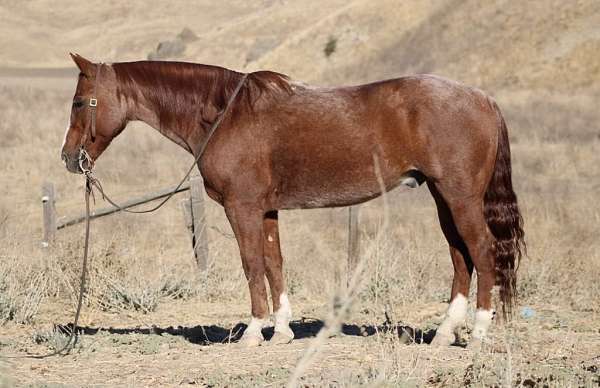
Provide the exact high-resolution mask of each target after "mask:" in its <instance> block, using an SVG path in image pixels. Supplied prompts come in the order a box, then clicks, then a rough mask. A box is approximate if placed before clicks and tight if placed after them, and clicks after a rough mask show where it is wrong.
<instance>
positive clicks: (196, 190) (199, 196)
mask: <svg viewBox="0 0 600 388" xmlns="http://www.w3.org/2000/svg"><path fill="white" fill-rule="evenodd" d="M203 187H204V185H203V183H202V176H201V175H200V173H199V172H198V171H197V170H194V173H193V174H192V175H191V176H190V197H191V201H190V207H191V214H192V245H193V247H194V256H195V257H196V263H197V264H198V268H199V269H200V271H201V272H206V270H207V269H208V238H207V236H206V222H205V221H206V219H205V215H204V195H203V193H202V188H203Z"/></svg>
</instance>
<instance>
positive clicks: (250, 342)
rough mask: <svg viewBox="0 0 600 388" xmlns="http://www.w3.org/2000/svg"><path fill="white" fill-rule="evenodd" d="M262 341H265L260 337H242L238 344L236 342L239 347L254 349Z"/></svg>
mask: <svg viewBox="0 0 600 388" xmlns="http://www.w3.org/2000/svg"><path fill="white" fill-rule="evenodd" d="M264 341H265V339H264V338H262V336H261V337H259V336H255V335H251V336H242V339H240V342H238V344H240V346H241V347H243V348H255V347H257V346H260V345H261V344H262V343H263V342H264Z"/></svg>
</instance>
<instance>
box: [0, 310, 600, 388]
mask: <svg viewBox="0 0 600 388" xmlns="http://www.w3.org/2000/svg"><path fill="white" fill-rule="evenodd" d="M53 306H54V307H56V305H55V304H53ZM295 307H296V317H298V319H297V320H295V321H294V322H293V324H292V329H293V330H294V333H295V336H296V338H297V339H296V340H295V341H294V342H293V343H292V344H290V345H277V346H268V345H264V346H261V347H259V348H255V349H246V348H243V347H241V346H240V345H238V344H236V342H235V340H236V339H237V338H238V337H239V333H240V332H241V331H243V329H244V325H243V324H242V323H240V322H242V321H244V319H245V318H246V309H247V306H246V305H245V304H242V305H232V304H221V303H202V302H201V301H199V300H187V301H174V302H170V303H165V304H164V305H161V307H160V309H159V310H157V311H156V312H155V313H151V314H147V315H142V314H132V313H127V314H100V313H97V312H96V314H93V315H92V316H90V313H89V312H85V311H84V316H86V318H87V319H86V321H87V320H91V321H92V322H89V324H86V325H85V326H83V329H82V330H85V332H86V334H85V335H83V336H81V339H80V341H79V343H78V345H77V347H76V349H75V351H74V352H73V353H72V354H71V355H68V356H57V357H52V358H47V359H43V360H35V359H27V358H24V359H15V360H6V359H3V360H2V361H1V364H0V365H1V366H0V370H2V371H3V372H4V373H5V376H8V377H5V382H4V384H5V386H12V384H15V385H19V386H32V387H96V386H106V387H110V386H180V385H200V386H240V387H242V386H283V385H285V384H286V383H287V382H288V379H289V378H290V375H291V374H292V372H293V370H294V368H295V366H296V364H297V361H298V360H299V358H300V357H301V356H302V355H303V352H304V351H305V349H306V348H307V346H309V344H310V342H311V341H314V340H315V335H316V333H317V332H318V331H319V329H320V328H321V327H322V325H323V321H322V319H324V318H325V317H326V316H327V309H326V306H323V307H322V308H311V307H310V306H306V305H305V306H295ZM530 307H531V308H532V309H533V311H535V313H534V316H533V317H530V318H527V319H525V318H522V317H520V318H517V319H516V320H515V321H513V322H512V323H510V324H509V325H506V326H501V327H499V329H497V330H496V334H495V337H494V340H495V341H494V344H493V346H492V345H490V346H488V347H486V348H484V349H483V350H482V351H481V353H474V352H472V351H470V350H467V349H465V348H464V342H461V343H459V344H457V345H456V346H452V347H449V348H433V347H431V346H430V345H428V344H427V343H426V342H427V341H430V339H431V335H432V333H433V329H432V328H433V327H434V326H435V324H436V322H439V319H440V318H441V316H442V314H443V312H444V309H445V306H444V305H443V304H435V305H422V306H414V308H415V310H417V311H420V312H421V316H419V315H418V314H417V315H415V316H414V317H413V319H414V322H415V323H416V324H417V325H418V327H420V328H422V329H423V330H424V336H423V340H424V341H425V343H420V344H419V343H413V344H404V343H403V342H402V341H400V340H399V337H398V329H399V328H398V327H395V325H389V324H386V322H385V317H384V316H382V317H377V316H370V315H368V314H365V313H362V314H361V313H359V312H358V313H355V314H352V315H351V316H352V318H348V319H347V320H345V324H344V325H343V327H342V334H341V335H338V336H336V337H332V338H329V339H328V340H327V341H326V343H325V344H323V345H322V346H321V347H320V354H319V356H318V358H317V360H316V362H315V363H314V364H313V365H312V366H311V367H310V368H309V369H308V370H307V372H306V373H305V374H304V376H303V377H302V380H301V381H300V383H301V384H302V385H304V386H321V385H330V386H353V385H358V384H369V385H371V384H376V383H378V382H381V383H382V384H383V385H384V386H392V385H396V384H400V385H402V386H421V385H423V384H427V385H431V386H447V385H455V384H456V385H462V384H465V385H471V384H473V385H475V386H479V385H487V384H498V383H502V382H503V381H504V379H505V377H506V374H507V373H511V372H509V371H508V370H509V369H512V370H513V371H512V373H515V372H517V374H516V382H517V383H519V382H520V383H521V384H522V386H538V385H539V386H545V385H548V386H590V387H591V386H594V385H595V384H598V383H600V371H599V370H598V366H599V365H600V354H599V353H598V349H600V325H599V324H598V322H599V321H598V317H597V316H596V315H595V314H594V313H590V312H588V313H585V312H580V313H572V312H571V313H568V312H565V311H561V312H557V311H555V309H553V308H552V306H544V305H540V306H530ZM69 312H70V308H69V307H68V306H64V310H63V309H55V311H47V312H42V314H41V316H43V317H44V320H47V321H48V322H39V323H38V324H36V325H35V326H33V327H18V326H10V325H9V326H8V327H5V328H4V330H3V331H2V334H1V335H0V351H1V352H2V354H3V355H6V354H11V355H12V354H14V355H25V354H43V353H45V352H49V351H50V350H53V349H54V347H53V346H57V345H58V344H60V343H63V342H61V341H64V338H65V337H64V336H60V335H57V334H51V332H52V330H53V325H52V323H51V322H69V321H70V316H69V314H68V313H69ZM394 318H396V317H394ZM396 323H398V322H396ZM402 324H403V323H401V325H402ZM264 334H265V338H269V337H270V336H271V335H272V329H271V330H269V329H265V330H264ZM465 335H466V333H465ZM418 341H419V342H420V341H421V339H418ZM36 342H37V343H36Z"/></svg>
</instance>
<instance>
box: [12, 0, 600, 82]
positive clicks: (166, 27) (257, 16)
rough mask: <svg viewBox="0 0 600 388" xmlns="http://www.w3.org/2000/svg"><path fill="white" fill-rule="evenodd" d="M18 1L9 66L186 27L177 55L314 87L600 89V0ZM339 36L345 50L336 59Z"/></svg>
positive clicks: (37, 63) (121, 48) (99, 51)
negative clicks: (415, 84)
mask: <svg viewBox="0 0 600 388" xmlns="http://www.w3.org/2000/svg"><path fill="white" fill-rule="evenodd" d="M16 4H17V2H11V1H8V2H3V5H1V6H0V20H2V23H1V25H2V27H0V32H2V33H1V34H0V45H1V46H2V47H3V50H2V51H3V53H2V56H1V58H0V66H4V67H65V66H70V65H71V64H70V62H69V58H68V55H67V53H68V52H69V51H76V52H79V53H81V54H83V55H87V56H89V57H91V58H96V59H98V60H104V61H124V60H137V59H145V58H146V57H147V56H148V54H149V53H150V52H152V51H153V50H154V49H155V48H156V46H157V45H158V43H159V42H161V41H169V40H173V39H175V38H176V36H177V34H178V33H179V32H180V31H181V30H182V29H183V27H187V28H189V29H190V30H191V31H193V33H194V34H195V35H196V36H197V39H196V40H194V41H191V42H187V43H186V44H185V48H184V50H183V51H182V52H181V53H179V54H177V55H173V56H172V58H173V59H184V60H190V61H196V62H204V63H214V64H222V65H224V66H226V67H232V68H236V69H242V70H243V69H258V68H269V69H273V70H277V71H281V72H284V73H288V74H290V75H292V76H293V77H294V78H297V79H303V80H306V81H310V82H315V83H326V84H348V83H357V82H364V81H368V80H375V79H380V78H386V77H394V76H398V75H401V74H406V73H413V72H435V73H440V74H442V75H446V76H449V77H451V78H455V79H459V80H462V81H465V82H467V83H471V84H476V85H479V86H482V87H485V88H512V89H523V88H527V89H540V88H541V89H550V90H560V91H563V92H564V91H579V90H580V89H585V90H589V89H592V90H594V91H596V92H597V91H598V90H599V88H600V82H595V83H592V84H590V82H589V81H590V79H593V80H600V59H599V58H600V3H599V2H597V1H594V0H582V1H577V2H564V1H559V0H543V1H534V2H511V1H507V0H499V1H495V2H493V3H492V2H487V3H486V6H485V7H481V3H480V2H478V1H474V0H468V1H462V0H448V1H433V0H425V1H418V0H410V1H398V0H382V1H378V2H377V5H373V2H371V1H367V0H355V1H351V2H348V1H340V0H329V1H327V2H322V1H315V0H308V1H303V2H301V3H299V2H292V1H276V0H261V1H248V2H247V1H235V0H234V1H231V0H230V1H227V2H223V3H220V4H219V5H217V6H215V4H214V2H211V1H208V0H204V1H200V2H197V1H194V2H192V1H179V2H176V3H173V4H168V5H167V4H166V3H157V4H153V5H152V6H148V3H147V2H142V1H132V2H128V3H121V2H116V1H105V2H101V3H85V2H83V3H78V4H77V6H73V4H72V3H71V2H66V1H59V2H54V1H48V0H38V1H30V2H25V3H21V2H19V6H16ZM24 26H25V28H24ZM15 32H16V39H15ZM332 39H333V40H335V41H336V44H335V46H336V47H335V50H334V52H333V53H332V54H331V55H330V56H329V57H326V56H325V54H324V47H325V46H326V44H327V42H328V41H329V40H332Z"/></svg>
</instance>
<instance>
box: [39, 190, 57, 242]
mask: <svg viewBox="0 0 600 388" xmlns="http://www.w3.org/2000/svg"><path fill="white" fill-rule="evenodd" d="M54 201H55V200H54V185H53V184H52V183H50V182H44V183H43V185H42V209H43V214H44V235H43V237H42V247H47V246H48V245H50V242H52V241H53V240H54V237H55V236H56V207H55V202H54Z"/></svg>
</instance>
